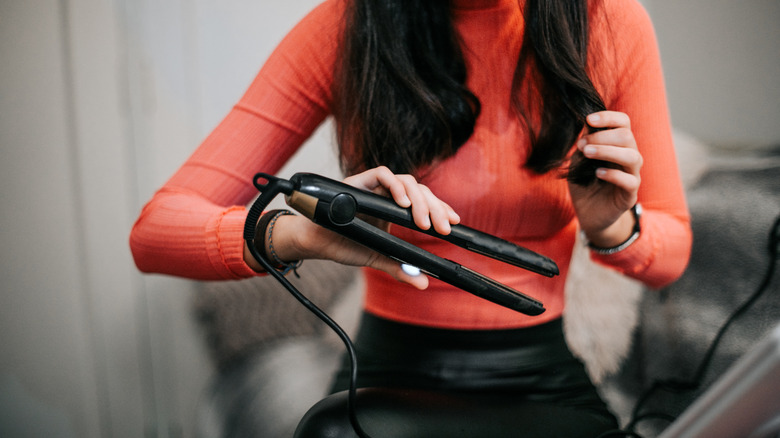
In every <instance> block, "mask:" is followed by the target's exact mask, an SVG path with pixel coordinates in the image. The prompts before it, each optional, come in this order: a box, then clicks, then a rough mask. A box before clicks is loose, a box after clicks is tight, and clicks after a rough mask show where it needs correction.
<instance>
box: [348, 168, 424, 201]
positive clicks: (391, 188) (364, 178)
mask: <svg viewBox="0 0 780 438" xmlns="http://www.w3.org/2000/svg"><path fill="white" fill-rule="evenodd" d="M344 182H345V183H346V184H349V185H351V186H353V187H357V188H359V189H363V190H369V191H371V192H373V193H376V194H379V195H387V194H389V195H390V196H391V197H392V198H393V200H394V201H395V202H396V203H398V205H400V206H401V207H409V206H410V205H411V201H410V200H409V198H408V196H406V189H405V188H404V185H403V183H402V182H401V181H400V180H399V179H398V178H397V177H396V175H395V174H393V172H392V171H391V170H390V169H388V168H387V167H385V166H379V167H376V168H373V169H369V170H367V171H365V172H361V173H358V174H356V175H352V176H350V177H348V178H345V179H344Z"/></svg>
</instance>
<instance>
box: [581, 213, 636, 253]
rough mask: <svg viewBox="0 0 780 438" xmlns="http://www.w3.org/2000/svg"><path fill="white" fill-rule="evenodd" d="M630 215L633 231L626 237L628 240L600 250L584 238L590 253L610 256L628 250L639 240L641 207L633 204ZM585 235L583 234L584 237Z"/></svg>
mask: <svg viewBox="0 0 780 438" xmlns="http://www.w3.org/2000/svg"><path fill="white" fill-rule="evenodd" d="M631 213H632V214H633V215H634V231H633V232H632V233H631V236H629V237H628V239H627V240H626V241H625V242H623V243H621V244H619V245H617V246H613V247H611V248H602V247H600V246H596V245H594V244H592V243H590V242H588V239H587V238H585V241H586V242H587V244H588V248H590V250H591V251H593V252H595V253H596V254H601V255H610V254H615V253H617V252H620V251H623V250H624V249H626V248H628V247H629V246H630V245H631V244H632V243H634V241H636V239H639V234H640V232H641V230H642V227H641V226H640V225H639V218H640V217H642V206H641V205H640V204H639V203H637V204H634V206H633V207H631ZM584 234H585V233H583V236H584Z"/></svg>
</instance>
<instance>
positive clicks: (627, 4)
mask: <svg viewBox="0 0 780 438" xmlns="http://www.w3.org/2000/svg"><path fill="white" fill-rule="evenodd" d="M611 3H614V4H613V5H611V6H612V7H611V8H609V11H608V12H607V17H606V22H604V23H599V24H600V25H601V26H603V27H604V28H606V29H608V30H607V31H606V32H603V33H601V34H600V35H601V36H602V37H606V38H609V39H610V41H609V42H606V44H604V47H609V49H607V50H614V52H613V53H610V52H606V53H604V52H602V55H605V57H607V58H609V57H610V56H609V55H612V54H614V58H613V59H612V60H611V61H612V62H611V63H610V64H611V65H612V66H613V68H614V71H616V72H618V74H617V75H613V76H612V80H613V81H614V82H613V83H612V84H611V85H612V87H611V90H610V91H607V92H606V93H605V94H606V95H607V96H608V98H609V101H608V103H607V106H608V109H610V110H616V111H622V112H625V113H626V114H628V115H629V117H630V118H631V129H632V131H633V133H634V137H635V138H636V141H637V145H638V147H639V151H640V152H641V154H642V157H643V159H644V165H643V167H642V172H641V177H642V184H641V186H640V190H639V202H640V203H641V204H642V207H643V212H644V213H643V217H642V220H641V227H642V232H641V237H640V238H639V239H638V240H637V241H636V242H634V243H633V244H632V245H631V246H629V247H628V248H626V249H625V250H623V251H621V252H619V253H616V254H612V255H597V254H593V255H592V257H593V259H594V260H596V261H597V262H599V263H602V264H605V265H607V266H611V267H613V268H615V269H617V270H618V271H620V272H622V273H624V274H626V275H628V276H630V277H633V278H635V279H637V280H640V281H642V282H644V283H645V284H647V285H648V286H650V287H653V288H660V287H663V286H664V285H667V284H669V283H670V282H672V281H674V280H676V279H677V278H678V277H679V276H680V275H681V274H682V272H683V271H684V269H685V267H686V266H687V262H688V258H689V255H690V248H691V242H692V232H691V228H690V218H689V213H688V208H687V205H686V202H685V196H684V192H683V187H682V183H681V180H680V176H679V170H678V166H677V161H676V157H675V152H674V144H673V140H672V133H671V123H670V120H669V113H668V107H667V102H666V91H665V87H664V81H663V72H662V69H661V61H660V54H659V52H658V47H657V43H656V37H655V33H654V30H653V26H652V24H651V22H650V18H649V17H648V16H647V13H646V12H645V10H644V9H643V8H642V7H641V5H639V4H638V3H637V2H633V1H614V0H613V1H612V2H611ZM598 43H599V42H596V44H598ZM597 80H598V79H597Z"/></svg>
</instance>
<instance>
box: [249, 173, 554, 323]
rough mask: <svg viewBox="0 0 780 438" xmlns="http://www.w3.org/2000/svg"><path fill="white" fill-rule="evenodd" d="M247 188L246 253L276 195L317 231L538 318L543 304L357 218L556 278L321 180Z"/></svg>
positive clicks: (487, 239)
mask: <svg viewBox="0 0 780 438" xmlns="http://www.w3.org/2000/svg"><path fill="white" fill-rule="evenodd" d="M253 183H254V185H255V187H256V188H257V189H258V190H259V191H260V196H259V197H258V198H257V200H256V201H255V202H254V204H253V205H252V206H251V208H250V210H249V213H248V215H247V220H246V223H245V227H244V239H245V240H246V241H247V242H248V244H249V245H248V246H249V248H250V249H253V248H254V247H255V246H254V239H255V235H254V234H255V227H256V224H257V222H258V220H259V218H260V215H261V214H262V212H263V211H264V210H265V209H266V208H267V206H268V204H269V203H270V202H271V201H272V200H273V198H274V197H276V195H278V194H280V193H281V194H284V195H285V200H286V202H287V204H288V205H289V206H290V207H292V208H293V209H295V210H297V211H298V212H299V213H301V214H302V215H303V216H306V217H307V218H309V219H311V220H312V221H313V222H315V223H316V224H318V225H320V226H323V227H325V228H327V229H329V230H332V231H335V232H336V233H339V234H341V235H343V236H345V237H347V238H349V239H351V240H353V241H355V242H357V243H359V244H361V245H364V246H366V247H368V248H371V249H373V250H375V251H377V252H379V253H381V254H383V255H385V256H387V257H390V258H392V259H394V260H396V261H398V262H401V263H405V264H408V265H412V266H415V267H417V268H419V269H420V270H421V271H422V272H424V273H426V274H427V275H430V276H431V277H434V278H438V279H439V280H442V281H444V282H446V283H449V284H451V285H453V286H455V287H457V288H460V289H462V290H464V291H466V292H469V293H471V294H473V295H476V296H478V297H480V298H483V299H486V300H488V301H491V302H493V303H496V304H499V305H501V306H504V307H507V308H509V309H512V310H515V311H517V312H520V313H523V314H526V315H532V316H535V315H539V314H541V313H542V312H544V310H545V309H544V305H543V304H542V303H541V302H540V301H538V300H536V299H534V298H532V297H529V296H528V295H525V294H523V293H521V292H518V291H516V290H514V289H512V288H510V287H508V286H506V285H504V284H501V283H499V282H498V281H496V280H493V279H492V278H489V277H487V276H485V275H482V274H480V273H478V272H475V271H473V270H471V269H469V268H467V267H465V266H461V265H459V264H458V263H455V262H453V261H451V260H447V259H444V258H441V257H438V256H436V255H434V254H431V253H430V252H427V251H425V250H423V249H421V248H419V247H417V246H414V245H412V244H410V243H408V242H406V241H404V240H402V239H399V238H398V237H396V236H393V235H392V234H390V233H387V232H385V231H383V230H381V229H379V228H377V227H375V226H373V225H371V224H369V223H368V222H366V221H364V220H363V219H361V218H360V217H358V215H360V216H364V217H365V216H370V217H374V218H377V219H381V220H384V221H388V222H391V223H394V224H396V225H400V226H403V227H406V228H409V229H412V230H415V231H418V232H421V233H425V234H428V235H431V236H434V237H437V238H440V239H443V240H445V241H447V242H450V243H453V244H455V245H458V246H460V247H463V248H465V249H468V250H470V251H473V252H476V253H479V254H482V255H485V256H487V257H490V258H493V259H496V260H500V261H502V262H505V263H508V264H511V265H513V266H517V267H520V268H523V269H526V270H529V271H531V272H534V273H537V274H541V275H544V276H547V277H552V276H555V275H558V273H559V270H558V266H557V265H556V264H555V262H554V261H552V260H551V259H549V258H547V257H545V256H543V255H540V254H537V253H535V252H533V251H531V250H529V249H526V248H523V247H521V246H518V245H515V244H513V243H511V242H508V241H506V240H503V239H500V238H498V237H495V236H492V235H490V234H486V233H483V232H481V231H478V230H475V229H473V228H469V227H467V226H464V225H459V224H458V225H453V226H452V231H451V233H450V234H448V235H442V234H439V233H437V232H436V231H434V230H433V227H431V228H430V229H428V230H423V229H420V228H418V227H417V226H416V225H415V224H414V220H413V218H412V212H411V208H403V207H401V206H399V205H398V204H396V203H395V201H393V200H392V199H390V198H387V197H384V196H380V195H377V194H374V193H371V192H367V191H364V190H360V189H357V188H355V187H352V186H350V185H347V184H345V183H342V182H339V181H335V180H332V179H330V178H326V177H323V176H321V175H316V174H312V173H296V174H295V175H293V176H292V177H291V178H290V179H289V180H285V179H282V178H277V177H275V176H272V175H268V174H265V173H258V174H257V175H255V178H254V181H253ZM253 256H254V257H255V258H257V259H259V260H258V262H260V263H261V264H265V263H263V262H264V260H262V259H263V258H262V257H259V254H254V253H253ZM266 268H267V269H268V268H270V267H266ZM268 270H269V271H270V270H273V269H272V268H271V269H268Z"/></svg>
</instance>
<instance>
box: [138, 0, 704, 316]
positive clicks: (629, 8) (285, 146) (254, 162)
mask: <svg viewBox="0 0 780 438" xmlns="http://www.w3.org/2000/svg"><path fill="white" fill-rule="evenodd" d="M618 3H619V4H618ZM453 8H454V9H453V17H454V22H455V27H456V29H457V31H458V33H459V34H460V36H461V40H462V43H463V45H464V56H465V58H466V63H467V69H468V72H469V74H468V81H467V84H468V86H469V88H470V89H471V90H472V91H473V92H474V93H475V94H476V96H477V97H478V98H479V99H480V101H481V103H482V114H481V115H480V117H479V119H478V121H477V125H476V127H475V131H474V135H473V136H472V137H471V138H470V139H469V141H468V142H467V143H466V144H464V145H463V146H462V147H461V149H460V150H459V151H458V153H457V154H456V155H455V156H453V157H451V158H449V159H447V160H444V161H442V162H441V163H437V165H436V167H435V168H432V169H430V171H429V172H427V173H426V176H425V178H424V180H423V181H422V182H423V183H424V184H426V185H428V186H429V187H430V188H431V190H433V192H434V193H435V194H436V195H437V196H439V197H440V198H441V199H443V200H444V201H446V202H448V203H449V204H450V205H451V206H453V207H454V208H455V210H456V211H457V212H458V214H459V215H460V216H461V223H463V224H465V225H468V226H470V227H473V228H476V229H479V230H482V231H485V232H488V233H491V234H494V235H497V236H499V237H502V238H504V239H507V240H511V241H513V242H515V243H517V244H519V245H522V246H525V247H528V248H530V249H532V250H534V251H537V252H539V253H542V254H544V255H546V256H548V257H551V258H552V259H553V260H555V261H556V263H558V265H559V267H560V268H561V275H560V276H558V277H556V278H552V279H550V278H546V277H542V276H539V275H537V274H533V273H530V272H527V271H524V270H522V269H519V268H515V267H511V266H508V265H506V264H503V263H500V262H496V261H493V260H490V259H487V258H485V257H483V256H480V255H476V254H473V253H469V252H468V251H465V250H462V249H460V248H457V247H454V246H452V245H450V244H446V243H444V242H442V241H439V240H437V239H434V238H430V237H427V236H423V235H420V234H418V233H414V232H411V231H409V230H406V229H403V228H401V227H394V228H393V229H392V232H393V233H394V234H396V235H398V236H400V237H402V238H404V239H405V240H408V241H410V242H412V243H414V244H416V245H418V246H420V247H422V248H424V249H426V250H428V251H430V252H433V253H434V254H437V255H439V256H441V257H445V258H448V259H451V260H454V261H456V262H459V263H461V264H463V265H465V266H468V267H470V268H472V269H474V270H476V271H478V272H481V273H483V274H486V275H488V276H491V277H493V278H495V279H497V280H498V281H501V282H502V283H505V284H507V285H509V286H511V287H513V288H515V289H517V290H520V291H522V292H524V293H527V294H529V295H531V296H534V297H536V298H537V299H540V300H541V301H543V302H544V304H545V307H546V308H547V311H546V312H545V313H544V314H542V315H541V316H538V317H527V316H524V315H520V314H518V313H516V312H513V311H510V310H506V309H504V308H502V307H499V306H497V305H494V304H492V303H490V302H487V301H484V300H481V299H479V298H476V297H474V296H472V295H470V294H467V293H465V292H462V291H460V290H457V289H454V288H452V287H451V286H449V285H447V284H445V283H442V282H439V281H436V280H432V281H431V285H430V287H429V288H428V289H427V290H425V291H419V290H416V289H414V288H412V287H410V286H407V285H404V284H400V283H398V282H397V281H395V280H393V279H392V278H390V277H389V276H387V275H386V274H384V273H381V272H378V271H374V270H368V269H366V270H364V272H365V274H366V280H367V282H366V284H367V288H366V289H367V290H366V300H365V306H366V309H367V310H368V311H369V312H372V313H374V314H376V315H379V316H383V317H386V318H390V319H393V320H397V321H401V322H407V323H413V324H422V325H427V326H436V327H448V328H468V329H490V328H511V327H522V326H528V325H534V324H538V323H541V322H545V321H549V320H550V319H554V318H557V317H560V316H561V313H562V311H563V307H564V293H563V290H564V282H565V278H566V275H567V272H568V265H569V261H570V259H571V254H572V248H573V244H574V240H575V232H576V229H577V223H576V218H575V216H574V210H573V207H572V204H571V200H570V198H569V193H568V188H567V185H566V181H565V180H562V179H560V178H559V177H558V176H557V175H555V174H554V172H551V173H550V174H547V175H536V174H534V173H533V172H531V171H529V170H527V169H525V168H523V163H524V160H525V157H526V154H527V151H528V148H529V144H528V137H527V134H526V132H525V130H524V129H523V126H522V124H521V122H520V121H519V120H518V118H517V116H516V115H515V113H514V110H513V109H512V108H511V100H510V89H511V84H512V76H513V73H514V69H515V66H516V64H517V58H518V54H519V50H520V46H521V44H522V38H523V26H524V20H523V16H522V13H521V6H520V5H519V4H518V3H517V2H516V1H514V0H455V2H454V6H453ZM342 9H343V6H342V4H341V0H330V1H326V2H325V3H323V4H321V5H320V6H318V7H317V8H316V9H315V10H314V11H312V12H311V13H310V14H309V15H308V16H307V17H306V18H305V19H304V20H302V21H301V22H300V23H299V24H298V25H297V26H296V27H295V28H294V29H293V30H292V31H291V32H290V34H288V36H287V37H286V38H285V39H284V40H283V41H282V43H281V44H280V45H279V47H278V48H277V49H276V50H275V51H274V53H273V54H272V55H271V57H270V58H269V59H268V61H267V62H266V64H265V65H264V66H263V68H262V69H261V71H260V72H259V74H258V76H257V77H256V79H255V80H254V82H253V83H252V84H251V86H250V87H249V89H248V90H247V92H246V94H245V95H244V96H243V97H242V99H241V100H240V101H239V102H238V104H237V105H236V106H235V107H234V108H233V110H232V111H230V113H229V114H228V115H227V117H226V118H225V119H224V120H223V121H222V123H221V124H220V125H219V126H218V127H217V128H216V129H215V130H214V131H213V132H212V134H211V135H209V136H208V137H207V138H206V140H205V141H204V142H203V144H202V145H201V146H200V147H199V148H198V149H197V150H196V151H195V153H194V154H193V155H192V157H190V158H189V159H188V160H187V162H185V163H184V165H183V166H182V167H181V169H180V170H179V171H178V172H177V173H176V174H175V175H174V176H173V177H172V178H171V179H170V180H169V181H168V182H167V183H166V184H165V185H164V186H163V187H162V188H161V189H160V190H159V191H158V192H157V193H156V194H155V195H154V197H153V198H152V199H151V200H150V202H149V203H148V204H147V205H146V206H145V207H144V209H143V211H142V213H141V215H140V217H139V219H138V221H137V222H136V224H135V226H134V228H133V232H132V235H131V247H132V250H133V254H134V257H135V260H136V263H137V265H138V267H139V268H140V269H141V270H142V271H145V272H161V273H167V274H171V275H178V276H184V277H188V278H196V279H231V278H243V277H249V276H252V275H257V274H256V273H255V272H254V271H252V270H251V269H250V268H249V267H248V266H246V264H245V263H244V262H243V239H242V231H243V224H244V219H245V218H246V210H245V208H244V207H243V206H244V205H246V203H248V202H249V201H250V199H251V198H252V197H253V196H254V195H255V194H256V191H255V189H254V187H253V186H252V183H251V180H252V176H253V175H254V174H255V173H256V172H259V171H263V172H267V173H275V172H276V171H278V170H279V169H280V168H281V166H282V165H283V164H284V163H285V162H286V161H287V160H288V158H289V157H290V156H291V155H292V154H293V153H294V152H295V151H296V150H297V149H298V147H299V146H300V145H301V144H302V143H303V142H304V141H305V140H306V139H307V138H308V136H309V135H311V133H312V132H313V131H314V129H316V127H317V126H318V125H319V124H320V123H321V122H322V121H323V120H324V119H325V118H326V117H327V116H328V114H329V108H330V104H331V93H330V89H331V82H332V78H333V75H332V71H333V65H334V60H335V57H336V53H337V42H338V32H339V26H340V23H341V20H342ZM591 34H592V37H591V47H590V54H589V55H590V57H589V61H590V63H591V77H592V78H593V80H594V82H595V84H596V86H597V88H598V89H599V91H600V92H601V94H602V96H603V97H604V100H605V102H606V104H607V107H608V108H609V109H611V110H615V111H622V112H625V113H627V114H628V115H629V116H630V117H631V121H632V130H633V132H634V136H635V138H636V140H637V143H638V145H639V150H640V151H641V153H642V155H643V157H644V162H645V164H644V167H643V169H642V186H641V188H640V192H639V201H640V202H641V203H642V205H643V207H644V215H643V219H642V234H641V237H640V238H639V239H638V240H637V241H636V242H635V243H633V244H632V245H631V246H630V247H629V248H627V249H626V250H624V251H621V252H619V253H617V254H613V255H610V256H598V257H595V256H594V257H595V258H596V259H597V261H599V262H600V263H603V264H606V265H608V266H611V267H613V268H615V269H617V270H619V271H621V272H624V273H625V274H627V275H629V276H631V277H634V278H636V279H639V280H641V281H643V282H645V283H646V284H648V285H650V286H653V287H659V286H662V285H665V284H667V283H669V282H671V281H673V280H674V279H676V278H677V277H678V276H679V275H680V274H681V273H682V271H683V269H684V268H685V266H686V263H687V260H688V256H689V251H690V244H691V231H690V227H689V217H688V211H687V207H686V204H685V199H684V195H683V190H682V185H681V182H680V178H679V175H678V170H677V164H676V160H675V156H674V148H673V144H672V137H671V129H670V123H669V117H668V111H667V106H666V97H665V91H664V84H663V76H662V71H661V65H660V60H659V55H658V50H657V46H656V41H655V35H654V33H653V29H652V25H651V23H650V21H649V18H648V17H647V14H646V13H645V11H644V9H642V7H641V6H640V5H639V4H638V3H637V2H635V1H633V0H632V1H620V2H617V1H615V0H609V1H605V2H603V3H602V4H601V5H600V6H599V7H598V9H596V10H594V11H592V18H591ZM303 272H304V275H305V268H304V269H303ZM303 292H304V293H305V291H303Z"/></svg>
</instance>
